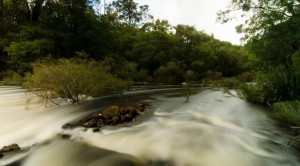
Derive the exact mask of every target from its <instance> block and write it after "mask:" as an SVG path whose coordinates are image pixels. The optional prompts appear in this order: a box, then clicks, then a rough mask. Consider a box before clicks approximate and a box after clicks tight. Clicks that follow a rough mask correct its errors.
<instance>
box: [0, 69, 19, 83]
mask: <svg viewBox="0 0 300 166" xmlns="http://www.w3.org/2000/svg"><path fill="white" fill-rule="evenodd" d="M2 76H3V77H4V78H3V83H4V85H22V84H23V82H24V79H23V77H22V76H21V75H20V74H18V73H16V72H14V71H5V72H4V73H2Z"/></svg>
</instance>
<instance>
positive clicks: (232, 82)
mask: <svg viewBox="0 0 300 166" xmlns="http://www.w3.org/2000/svg"><path fill="white" fill-rule="evenodd" d="M213 86H214V87H225V88H228V89H238V88H240V86H241V82H240V80H238V79H237V78H234V77H232V78H226V77H224V78H222V79H220V80H216V81H214V82H213Z"/></svg>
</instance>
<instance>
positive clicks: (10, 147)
mask: <svg viewBox="0 0 300 166" xmlns="http://www.w3.org/2000/svg"><path fill="white" fill-rule="evenodd" d="M18 150H21V148H20V147H19V145H18V144H11V145H8V146H3V148H2V149H1V150H0V154H2V153H6V152H13V151H18Z"/></svg>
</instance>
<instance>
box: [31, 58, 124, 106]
mask: <svg viewBox="0 0 300 166" xmlns="http://www.w3.org/2000/svg"><path fill="white" fill-rule="evenodd" d="M108 70H109V68H108V67H107V66H105V65H103V64H100V63H98V62H95V61H84V60H78V59H77V60H74V59H73V60H67V59H61V60H58V62H57V63H52V64H46V63H35V64H34V65H33V74H32V75H28V76H27V77H26V80H27V83H26V87H27V88H29V89H30V90H32V91H34V92H37V94H38V95H40V96H41V97H44V98H46V99H47V100H48V99H50V100H51V99H52V98H53V97H61V98H68V99H69V100H70V101H71V102H72V103H79V102H81V101H82V100H84V99H86V98H87V97H88V96H93V97H97V96H101V95H104V94H107V93H111V92H116V91H120V90H122V89H124V88H126V87H127V86H128V83H127V82H125V81H122V80H120V79H118V78H116V77H114V76H113V75H111V74H110V73H109V72H108Z"/></svg>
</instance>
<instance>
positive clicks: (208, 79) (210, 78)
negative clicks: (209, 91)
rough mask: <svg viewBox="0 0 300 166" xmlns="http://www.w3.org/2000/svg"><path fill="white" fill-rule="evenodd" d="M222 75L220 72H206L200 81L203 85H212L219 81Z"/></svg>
mask: <svg viewBox="0 0 300 166" xmlns="http://www.w3.org/2000/svg"><path fill="white" fill-rule="evenodd" d="M221 78H222V73H221V72H215V71H211V70H209V71H207V72H206V74H205V77H204V78H203V79H202V83H203V84H212V83H213V82H214V81H216V80H218V79H221Z"/></svg>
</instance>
